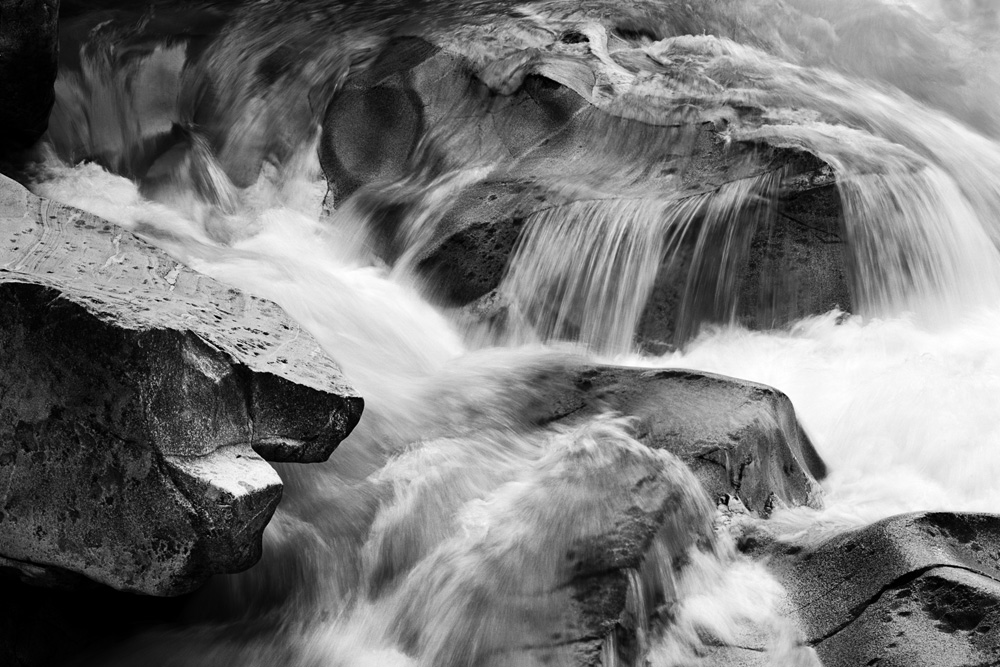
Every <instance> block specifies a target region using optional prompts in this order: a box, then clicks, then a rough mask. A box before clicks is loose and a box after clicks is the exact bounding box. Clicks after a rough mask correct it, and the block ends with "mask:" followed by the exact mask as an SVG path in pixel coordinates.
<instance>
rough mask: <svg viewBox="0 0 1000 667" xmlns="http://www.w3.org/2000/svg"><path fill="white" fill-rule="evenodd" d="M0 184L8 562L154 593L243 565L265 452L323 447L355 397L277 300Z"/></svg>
mask: <svg viewBox="0 0 1000 667" xmlns="http://www.w3.org/2000/svg"><path fill="white" fill-rule="evenodd" d="M0 179H2V180H0V216H2V217H0V232H2V237H0V239H2V240H0V303H2V308H0V340H2V344H0V371H2V372H0V556H2V557H3V558H4V559H5V564H6V565H8V566H10V567H15V568H17V569H19V570H20V571H21V572H22V574H23V576H24V577H26V578H28V579H33V578H34V579H37V580H38V581H39V583H66V584H72V583H74V581H73V580H74V577H72V576H68V577H67V576H63V574H64V573H65V572H67V571H68V572H73V573H77V574H79V575H83V576H85V577H87V578H89V579H92V580H94V581H98V582H101V583H104V584H108V585H110V586H112V587H115V588H118V589H121V590H128V591H136V592H142V593H148V594H156V595H175V594H178V593H182V592H185V591H188V590H191V589H192V588H194V587H196V586H198V585H199V584H200V583H201V582H203V581H204V580H205V579H206V578H207V577H208V576H209V575H211V574H213V573H216V572H231V571H239V570H242V569H245V568H247V567H249V566H250V565H252V564H253V563H254V562H255V561H256V560H257V559H258V558H259V556H260V548H261V546H260V539H261V533H262V531H263V529H264V526H265V525H266V524H267V521H268V519H269V518H270V516H271V514H272V513H273V512H274V509H275V507H276V506H277V503H278V500H279V498H280V496H281V482H280V480H279V478H278V476H277V474H276V473H275V472H274V470H273V469H272V468H271V467H270V466H269V465H268V464H267V463H266V462H265V461H264V460H263V459H262V458H261V455H263V456H266V457H269V458H270V459H271V460H280V461H318V460H324V459H326V458H327V457H328V456H329V455H330V453H331V452H332V451H333V449H334V447H336V445H337V444H338V443H339V442H340V441H341V440H342V439H343V438H344V437H346V435H347V433H349V432H350V430H351V429H352V428H353V426H354V425H355V424H356V423H357V421H358V419H359V418H360V413H361V410H362V407H363V402H362V400H361V398H360V397H358V396H357V395H356V393H355V392H354V391H353V390H352V389H351V388H350V387H349V386H347V385H346V383H344V381H343V379H342V377H341V376H340V373H339V370H338V369H337V367H336V366H335V365H334V363H333V362H332V361H331V360H330V359H329V357H327V356H326V355H325V354H324V353H323V352H322V351H321V350H320V349H319V347H318V346H317V344H316V343H315V342H314V341H313V340H312V339H311V338H310V337H309V336H308V335H307V334H306V333H305V332H303V331H301V330H300V329H299V328H298V327H297V326H296V325H294V324H293V323H292V322H291V321H290V320H289V319H288V317H287V316H286V315H285V314H284V313H283V312H282V311H280V309H278V308H277V306H274V305H273V304H270V303H268V302H265V301H261V300H259V299H255V298H252V297H249V296H246V295H243V294H240V293H239V292H237V291H236V290H232V289H228V288H226V287H225V286H223V285H221V284H219V283H216V282H214V281H212V280H210V279H208V278H206V277H204V276H199V275H198V274H196V273H194V272H193V271H191V270H189V269H187V268H185V267H182V266H180V265H178V264H176V263H175V262H173V261H171V260H170V259H169V258H168V257H167V256H166V255H164V254H163V253H161V252H159V251H157V250H155V249H153V248H152V247H150V246H148V245H147V244H145V243H144V242H142V241H140V240H139V239H137V238H136V237H134V236H132V235H131V234H129V233H128V232H125V231H124V230H122V229H120V228H117V227H115V226H114V225H111V224H110V223H107V222H104V221H102V220H100V219H98V218H96V217H94V216H91V215H88V214H84V213H82V212H80V211H76V210H74V209H71V208H68V207H64V206H59V205H56V204H53V203H51V202H47V201H44V200H41V199H39V198H37V197H34V196H33V195H31V194H29V193H28V192H27V191H26V190H24V189H23V188H22V187H21V186H19V185H17V184H16V183H13V182H12V181H10V180H7V179H6V178H3V177H0ZM255 449H256V450H257V451H256V452H255V451H254V450H255ZM39 568H41V569H39Z"/></svg>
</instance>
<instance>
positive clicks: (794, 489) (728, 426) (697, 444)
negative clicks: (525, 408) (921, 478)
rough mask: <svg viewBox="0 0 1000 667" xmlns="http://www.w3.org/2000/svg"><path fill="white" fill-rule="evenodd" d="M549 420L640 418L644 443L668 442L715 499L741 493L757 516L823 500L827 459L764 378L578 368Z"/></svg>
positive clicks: (660, 445) (547, 412)
mask: <svg viewBox="0 0 1000 667" xmlns="http://www.w3.org/2000/svg"><path fill="white" fill-rule="evenodd" d="M573 387H574V389H573V390H572V391H568V392H564V393H562V394H560V395H558V396H553V397H552V401H551V403H550V404H548V405H546V406H544V408H542V409H541V410H542V413H543V416H542V417H541V419H542V420H543V421H546V420H551V421H555V422H559V423H573V422H577V421H580V420H582V419H586V418H588V417H590V416H592V415H594V414H596V413H600V412H606V411H614V412H619V413H621V414H623V415H626V416H631V417H635V418H636V420H637V422H636V427H635V428H636V433H637V437H638V439H639V440H640V442H643V443H644V444H646V445H648V446H650V447H652V448H654V449H665V450H667V451H669V452H670V453H671V454H674V455H675V456H677V457H679V458H680V459H681V460H682V461H684V462H685V463H686V464H687V465H688V466H689V467H690V468H691V469H692V470H693V471H694V473H695V475H696V476H697V477H698V479H699V480H700V481H701V483H702V485H703V486H704V487H705V489H706V491H708V493H709V495H710V496H712V497H713V498H718V497H721V496H725V495H730V496H735V497H738V498H739V499H740V500H741V501H742V502H743V504H744V505H745V506H746V507H747V508H748V509H749V510H751V511H752V512H754V513H756V514H757V515H758V516H763V517H766V516H768V515H769V514H770V512H771V511H772V509H773V508H774V507H776V506H780V505H782V504H784V505H810V506H814V507H815V506H819V504H820V502H821V490H820V487H819V483H818V480H822V479H823V478H824V477H826V465H825V464H824V462H823V460H822V459H821V458H820V456H819V454H818V453H817V452H816V450H815V448H814V447H813V445H812V443H811V441H810V440H809V437H808V436H807V435H806V433H805V431H804V430H803V429H802V426H801V425H800V424H799V422H798V419H797V418H796V416H795V409H794V408H793V407H792V403H791V401H790V400H788V397H787V396H785V395H784V394H783V393H781V392H780V391H778V390H777V389H774V388H773V387H768V386H766V385H762V384H757V383H755V382H749V381H746V380H738V379H735V378H729V377H725V376H722V375H715V374H712V373H703V372H700V371H689V370H676V369H663V370H647V369H641V368H625V367H616V366H593V367H585V368H581V369H578V370H577V371H575V372H574V375H573Z"/></svg>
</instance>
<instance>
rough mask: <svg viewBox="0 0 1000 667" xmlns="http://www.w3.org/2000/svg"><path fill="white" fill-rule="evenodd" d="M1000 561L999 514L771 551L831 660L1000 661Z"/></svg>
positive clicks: (883, 665) (885, 665) (927, 518)
mask: <svg viewBox="0 0 1000 667" xmlns="http://www.w3.org/2000/svg"><path fill="white" fill-rule="evenodd" d="M998 564H1000V517H998V516H995V515H986V514H962V513H946V512H927V513H918V514H905V515H901V516H895V517H891V518H889V519H884V520H882V521H879V522H877V523H874V524H872V525H870V526H866V527H864V528H860V529H858V530H854V531H850V532H848V533H844V534H842V535H838V536H836V537H834V538H832V539H830V540H828V541H826V542H824V543H822V544H820V545H818V546H815V547H811V548H804V549H803V548H798V547H791V548H789V547H783V548H782V547H778V548H776V549H774V550H773V551H772V555H771V569H772V571H773V572H774V573H775V574H776V575H777V577H778V579H779V580H780V581H781V582H782V584H783V585H784V586H785V588H786V589H787V590H788V593H789V597H790V600H791V607H792V609H791V610H790V614H791V615H793V616H794V617H796V618H797V619H798V621H799V623H800V626H801V627H802V629H803V631H804V633H805V635H806V637H807V639H808V641H809V642H810V643H811V644H812V645H814V646H815V647H816V651H817V653H818V654H819V656H820V658H821V659H822V661H823V664H824V665H826V666H827V667H841V666H843V667H848V666H851V667H853V666H854V665H879V666H880V667H890V666H899V667H903V666H904V665H906V666H908V667H909V666H914V667H918V666H921V665H927V666H930V665H947V666H954V667H959V666H960V665H992V664H997V662H998V661H1000V639H998V635H997V633H996V631H995V628H996V627H997V624H998V623H1000V566H998Z"/></svg>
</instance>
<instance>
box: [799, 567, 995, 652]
mask: <svg viewBox="0 0 1000 667" xmlns="http://www.w3.org/2000/svg"><path fill="white" fill-rule="evenodd" d="M948 569H950V570H964V571H966V572H971V573H972V574H975V575H978V576H981V577H985V578H987V579H991V580H993V581H996V582H997V583H1000V580H998V579H997V578H995V577H991V576H990V575H988V574H986V573H984V572H982V571H981V570H976V569H973V568H971V567H962V566H961V565H954V564H946V563H934V564H931V565H925V566H923V567H921V568H919V569H917V570H913V571H912V572H907V573H906V574H904V575H903V576H901V577H897V578H895V579H893V580H892V581H890V582H889V583H887V584H885V585H884V586H882V588H880V589H879V591H878V592H877V593H875V594H874V595H872V596H871V597H869V598H868V599H866V600H864V601H863V602H860V603H859V604H856V605H854V606H853V607H851V608H850V609H849V610H848V613H849V614H850V615H851V618H850V619H849V620H847V621H844V622H843V623H840V624H839V625H837V626H835V627H834V628H833V629H832V630H830V631H829V632H827V633H826V634H824V635H823V636H821V637H819V638H816V639H812V638H810V639H809V640H807V643H808V644H809V645H810V646H814V647H815V646H818V645H820V644H822V643H823V642H825V641H826V640H827V639H830V638H831V637H834V636H836V635H837V634H838V633H840V632H841V631H843V630H844V629H846V628H847V627H849V626H850V625H851V624H852V623H854V621H856V620H858V618H860V617H861V615H862V614H863V613H864V612H865V610H867V609H868V608H869V607H871V606H872V605H873V604H875V603H877V602H878V601H879V600H880V599H881V598H882V597H883V596H884V595H885V594H886V593H889V592H891V591H894V590H897V589H900V588H904V587H906V586H907V585H908V584H911V583H913V582H914V581H916V580H917V579H919V578H920V577H921V576H923V575H925V574H927V573H928V572H930V571H932V570H948ZM844 581H847V580H846V579H845V580H844ZM843 583H844V582H843V581H842V582H840V583H839V584H837V586H833V587H831V588H830V590H831V591H832V590H834V589H835V588H837V587H838V586H840V585H841V584H843ZM823 597H825V596H820V597H818V598H816V599H815V600H813V601H812V602H810V605H811V604H814V603H816V602H820V601H822V599H823ZM805 606H809V605H803V606H802V607H799V608H798V609H802V608H804V607H805ZM796 611H797V610H796ZM990 664H993V663H990Z"/></svg>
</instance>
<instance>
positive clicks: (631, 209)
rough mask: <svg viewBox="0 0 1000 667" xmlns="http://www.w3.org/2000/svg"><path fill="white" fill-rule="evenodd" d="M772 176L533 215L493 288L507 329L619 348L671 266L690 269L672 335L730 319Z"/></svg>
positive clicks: (519, 336) (598, 348) (776, 180)
mask: <svg viewBox="0 0 1000 667" xmlns="http://www.w3.org/2000/svg"><path fill="white" fill-rule="evenodd" d="M780 181H781V173H780V172H771V173H765V174H763V175H760V176H753V177H748V178H742V179H738V180H735V181H732V182H730V183H726V184H725V185H723V186H721V187H720V188H719V189H718V190H717V191H715V192H708V193H703V194H697V195H692V196H688V197H685V198H681V199H674V200H670V199H657V198H655V197H652V196H650V197H646V198H635V199H631V198H620V199H619V198H609V199H596V200H583V201H576V202H572V203H569V204H565V205H557V206H554V207H552V208H549V209H547V210H544V211H542V212H541V213H538V214H535V215H533V216H532V217H531V218H530V219H529V221H528V224H527V228H526V230H525V232H524V234H523V236H522V239H521V241H520V245H519V247H518V248H517V250H516V252H515V253H514V255H513V256H512V258H511V260H510V267H509V269H508V273H507V276H506V278H505V279H504V282H503V284H502V285H501V287H500V289H499V292H500V294H501V297H502V298H503V299H505V300H506V301H507V302H509V304H510V305H511V308H512V310H514V312H515V314H514V315H512V316H511V321H512V322H513V323H514V326H513V327H512V329H513V331H511V332H510V333H509V335H510V336H511V337H512V339H513V340H525V339H529V340H530V339H531V338H532V337H533V336H534V337H537V338H540V339H541V340H567V341H578V342H580V343H583V344H584V345H585V346H587V347H588V348H590V349H591V350H593V351H594V352H596V353H599V354H603V355H615V354H627V353H629V352H631V351H632V350H633V348H634V338H635V331H636V326H637V324H638V322H639V319H640V317H641V316H642V314H643V310H644V309H645V307H646V304H647V301H648V299H649V296H650V292H651V291H652V288H653V284H654V282H655V280H656V278H657V274H658V272H659V271H663V270H666V271H669V270H670V269H671V268H672V267H673V266H674V265H675V264H676V265H677V266H679V267H681V268H682V269H683V270H685V271H686V272H687V274H688V277H687V281H686V287H685V290H684V291H685V297H684V300H683V303H682V307H681V325H680V327H679V329H680V331H679V334H680V336H681V337H687V336H688V335H690V334H691V333H693V332H694V331H695V330H696V327H697V326H698V325H699V324H700V323H701V322H705V321H715V322H728V321H732V318H733V317H734V316H735V306H736V294H737V287H738V284H737V283H738V280H739V278H740V274H741V271H742V269H743V266H744V264H745V262H746V259H747V253H748V251H749V244H750V240H751V239H752V238H753V236H754V233H755V232H756V231H757V227H758V224H760V223H761V222H762V221H766V219H767V217H768V215H769V214H770V212H771V209H772V206H773V202H774V199H775V196H776V192H777V187H778V185H779V184H780ZM685 246H693V258H692V257H690V256H689V255H688V254H687V253H682V250H683V249H684V247H685Z"/></svg>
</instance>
